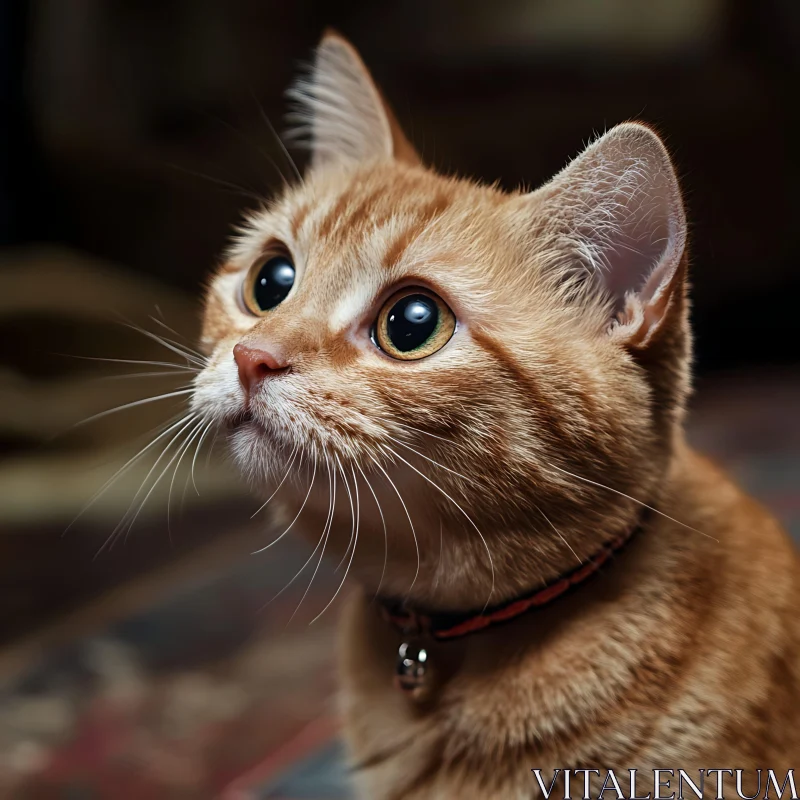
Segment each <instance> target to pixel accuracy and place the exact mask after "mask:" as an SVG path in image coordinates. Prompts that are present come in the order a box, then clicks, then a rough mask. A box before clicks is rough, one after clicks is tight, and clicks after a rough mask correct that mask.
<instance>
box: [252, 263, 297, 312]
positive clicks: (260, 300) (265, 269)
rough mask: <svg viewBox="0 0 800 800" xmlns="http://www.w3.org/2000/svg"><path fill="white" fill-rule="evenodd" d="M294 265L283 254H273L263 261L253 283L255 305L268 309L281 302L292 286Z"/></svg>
mask: <svg viewBox="0 0 800 800" xmlns="http://www.w3.org/2000/svg"><path fill="white" fill-rule="evenodd" d="M294 277H295V270H294V265H293V264H292V262H291V261H289V259H288V258H286V257H285V256H275V257H274V258H270V259H269V260H268V261H266V262H264V266H262V267H261V269H260V270H259V273H258V275H257V277H256V280H255V284H254V285H253V294H254V299H255V301H256V305H257V306H258V307H259V308H260V309H261V310H262V311H268V310H269V309H270V308H275V306H277V305H278V304H279V303H282V302H283V301H284V300H285V299H286V296H287V295H288V294H289V292H290V291H291V289H292V286H294Z"/></svg>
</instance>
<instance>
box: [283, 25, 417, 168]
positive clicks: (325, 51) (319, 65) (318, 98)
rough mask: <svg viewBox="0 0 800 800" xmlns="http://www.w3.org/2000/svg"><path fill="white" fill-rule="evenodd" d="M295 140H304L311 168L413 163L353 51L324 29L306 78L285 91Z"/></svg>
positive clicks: (409, 149)
mask: <svg viewBox="0 0 800 800" xmlns="http://www.w3.org/2000/svg"><path fill="white" fill-rule="evenodd" d="M288 94H289V96H290V98H291V99H292V100H294V101H295V103H296V109H295V111H294V113H293V114H291V115H290V120H291V121H292V122H294V123H295V127H294V129H293V131H292V134H293V136H294V138H296V139H301V140H302V139H306V140H309V139H310V146H311V165H312V167H314V168H316V167H319V166H322V165H325V164H330V163H341V162H348V161H349V162H362V161H375V160H389V159H397V160H399V161H405V162H406V163H411V164H419V163H420V158H419V156H418V155H417V153H416V151H415V150H414V148H413V146H412V145H411V144H410V143H409V141H408V139H406V137H405V135H404V134H403V131H402V130H401V128H400V126H399V124H398V123H397V120H396V119H395V116H394V114H393V113H392V110H391V109H390V108H389V106H388V104H387V103H386V101H385V100H384V99H383V96H382V95H381V91H380V89H379V88H378V87H377V85H376V84H375V81H374V80H373V79H372V76H371V75H370V74H369V70H367V68H366V66H364V62H363V61H362V60H361V57H360V56H359V54H358V52H357V51H356V49H355V48H354V47H353V46H352V45H351V44H350V42H348V41H347V40H346V39H344V38H343V37H342V36H340V35H339V34H338V33H336V32H335V31H331V30H328V31H326V32H325V34H324V35H323V37H322V41H321V42H320V43H319V46H318V47H317V52H316V57H315V60H314V65H313V67H312V69H311V73H310V75H308V76H306V77H304V78H302V79H301V80H299V81H298V82H297V83H296V84H295V86H294V87H293V88H292V89H290V90H289V93H288Z"/></svg>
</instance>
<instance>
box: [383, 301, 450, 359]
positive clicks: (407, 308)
mask: <svg viewBox="0 0 800 800" xmlns="http://www.w3.org/2000/svg"><path fill="white" fill-rule="evenodd" d="M438 324H439V309H438V307H437V305H436V303H435V302H434V301H433V300H432V299H431V298H430V297H426V296H425V295H424V294H410V295H406V296H405V297H404V298H403V299H402V300H399V301H398V302H397V303H395V305H394V306H393V307H392V310H391V311H390V312H389V315H388V317H387V320H386V332H387V333H388V335H389V339H390V340H391V342H392V344H393V345H394V347H396V348H397V349H398V350H399V351H400V352H402V353H408V352H409V351H411V350H416V349H417V348H418V347H421V346H422V345H423V344H425V342H427V341H428V339H430V337H431V335H432V334H433V333H434V331H435V330H436V326H437V325H438Z"/></svg>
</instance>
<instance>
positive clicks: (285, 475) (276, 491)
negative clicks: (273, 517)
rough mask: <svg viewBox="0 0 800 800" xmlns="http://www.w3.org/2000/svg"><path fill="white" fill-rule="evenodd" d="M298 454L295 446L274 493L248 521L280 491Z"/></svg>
mask: <svg viewBox="0 0 800 800" xmlns="http://www.w3.org/2000/svg"><path fill="white" fill-rule="evenodd" d="M298 452H299V448H298V445H295V446H294V449H293V450H292V452H291V454H290V455H289V464H288V466H287V467H286V472H285V473H284V476H283V478H281V482H280V483H279V484H278V485H277V487H276V488H275V491H274V492H273V493H272V494H271V495H270V496H269V497H268V498H267V499H266V500H265V501H264V503H263V504H262V505H260V506H259V507H258V508H257V509H256V510H255V511H254V512H253V513H252V515H251V516H250V519H253V517H255V516H256V514H260V513H261V512H262V511H263V510H264V509H265V508H266V507H267V506H268V505H269V502H270V500H272V498H273V497H275V495H276V494H278V491H279V490H280V488H281V486H283V484H284V483H285V482H286V479H287V478H288V477H289V473H290V472H291V471H292V465H293V464H294V460H295V458H297V453H298Z"/></svg>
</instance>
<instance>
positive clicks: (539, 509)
mask: <svg viewBox="0 0 800 800" xmlns="http://www.w3.org/2000/svg"><path fill="white" fill-rule="evenodd" d="M533 505H534V507H535V508H536V510H537V511H538V512H539V513H540V514H541V515H542V516H543V517H544V518H545V520H546V521H547V524H548V525H549V526H550V527H551V528H552V529H553V530H554V531H555V533H556V536H558V538H559V539H561V541H562V542H564V544H565V545H566V546H567V547H568V548H569V551H570V552H571V553H572V555H574V556H575V560H576V561H577V562H578V566H580V565H581V564H582V563H583V562H582V561H581V560H580V558H578V554H577V553H576V552H575V551H574V550H573V549H572V545H571V544H570V543H569V542H568V541H567V540H566V539H565V538H564V536H563V535H562V533H561V531H560V530H558V528H556V526H555V525H553V523H552V522H551V521H550V517H548V516H547V514H545V513H544V511H542V509H541V508H540V507H539V506H538V505H537V504H536V503H534V504H533Z"/></svg>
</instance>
